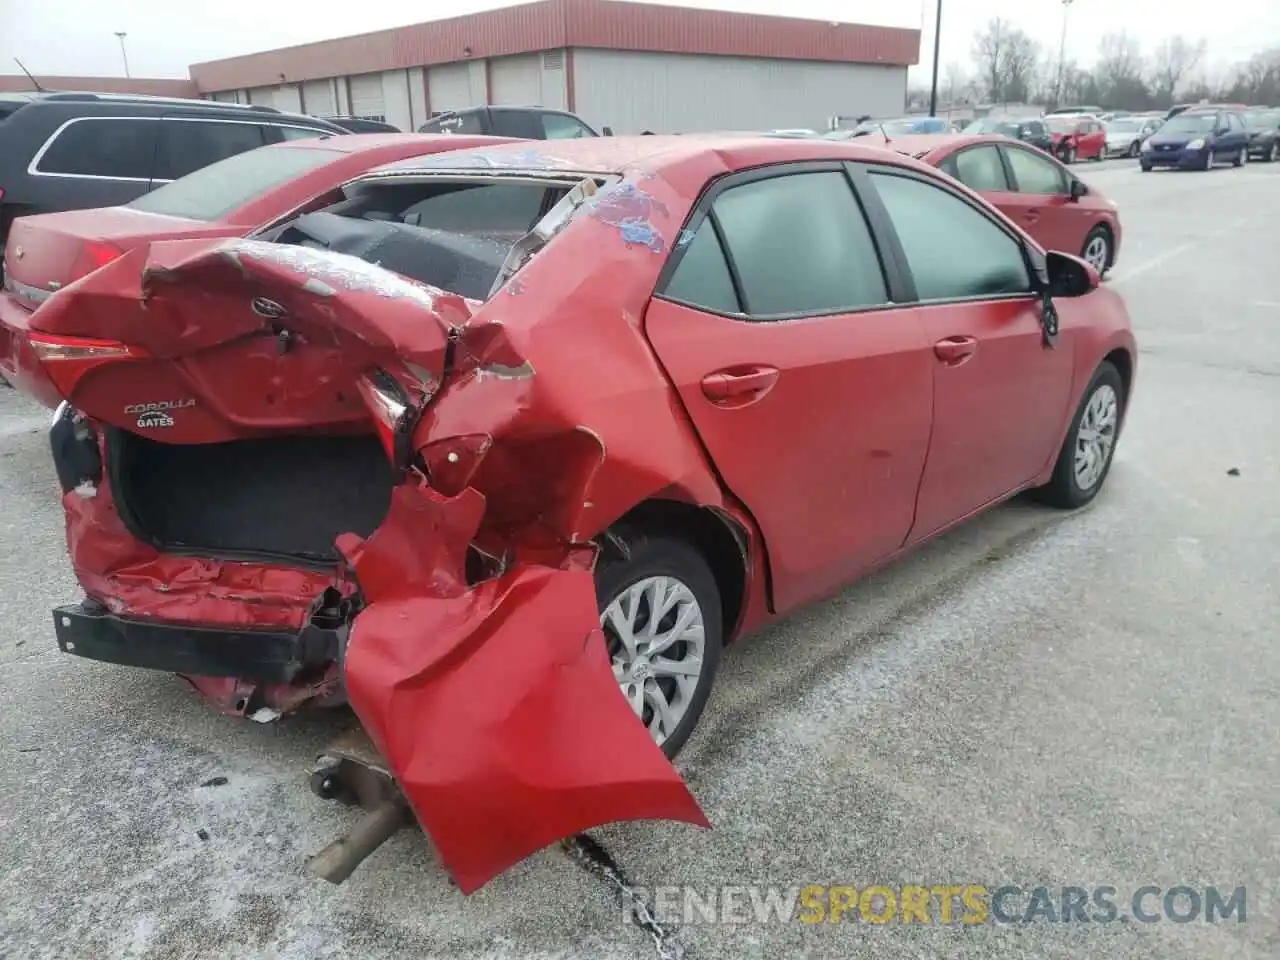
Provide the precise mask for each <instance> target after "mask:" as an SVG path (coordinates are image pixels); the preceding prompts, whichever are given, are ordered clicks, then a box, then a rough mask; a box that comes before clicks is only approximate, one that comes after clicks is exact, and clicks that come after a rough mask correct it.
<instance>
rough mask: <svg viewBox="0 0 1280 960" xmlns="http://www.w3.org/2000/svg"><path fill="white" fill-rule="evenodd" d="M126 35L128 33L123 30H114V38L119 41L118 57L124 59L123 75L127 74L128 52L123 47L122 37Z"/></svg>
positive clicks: (126, 75)
mask: <svg viewBox="0 0 1280 960" xmlns="http://www.w3.org/2000/svg"><path fill="white" fill-rule="evenodd" d="M128 35H129V34H127V33H125V31H123V30H117V31H116V39H117V40H119V41H120V59H122V60H123V61H124V75H125V77H128V76H129V53H128V51H126V50H125V48H124V38H125V37H127V36H128Z"/></svg>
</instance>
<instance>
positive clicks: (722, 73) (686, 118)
mask: <svg viewBox="0 0 1280 960" xmlns="http://www.w3.org/2000/svg"><path fill="white" fill-rule="evenodd" d="M572 62H573V73H574V93H575V97H574V99H575V109H576V112H577V113H578V114H579V115H580V116H581V117H582V118H583V119H584V120H586V121H587V122H588V123H590V124H592V125H593V126H595V127H596V128H597V129H599V127H601V126H603V125H605V124H608V125H609V126H611V127H613V130H614V132H615V133H618V134H625V133H639V132H640V131H642V130H652V131H653V132H654V133H682V132H690V131H698V130H768V129H775V128H779V127H809V128H812V129H815V130H822V129H825V127H826V124H827V118H828V117H831V116H834V115H837V114H840V115H846V116H856V115H859V114H863V113H869V114H871V115H872V116H892V115H894V114H897V113H901V112H902V111H903V109H904V108H905V103H906V92H907V71H906V68H905V67H880V66H871V65H868V64H859V63H829V62H828V63H821V62H813V61H804V60H764V59H753V58H747V57H711V56H697V55H693V54H672V53H636V52H624V51H617V50H594V49H591V50H582V49H580V50H574V51H573V61H572Z"/></svg>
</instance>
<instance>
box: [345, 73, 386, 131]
mask: <svg viewBox="0 0 1280 960" xmlns="http://www.w3.org/2000/svg"><path fill="white" fill-rule="evenodd" d="M386 114H387V106H386V101H385V100H384V99H383V94H382V74H380V73H364V74H361V75H360V76H358V77H351V116H353V117H364V118H366V119H369V120H381V119H382V118H383V117H385V116H386Z"/></svg>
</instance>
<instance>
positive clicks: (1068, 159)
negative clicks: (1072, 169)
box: [1062, 147, 1076, 166]
mask: <svg viewBox="0 0 1280 960" xmlns="http://www.w3.org/2000/svg"><path fill="white" fill-rule="evenodd" d="M1062 162H1063V163H1065V164H1067V165H1068V166H1069V165H1071V164H1073V163H1075V162H1076V148H1075V147H1067V148H1066V149H1065V150H1063V151H1062Z"/></svg>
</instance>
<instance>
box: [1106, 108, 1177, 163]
mask: <svg viewBox="0 0 1280 960" xmlns="http://www.w3.org/2000/svg"><path fill="white" fill-rule="evenodd" d="M1163 124H1164V121H1163V120H1161V119H1160V118H1159V117H1117V118H1115V119H1114V120H1109V121H1107V123H1106V128H1107V145H1106V147H1105V148H1104V149H1103V156H1104V157H1137V156H1138V154H1139V153H1141V152H1142V141H1143V140H1146V139H1147V137H1149V136H1151V135H1152V134H1153V133H1155V132H1156V131H1157V130H1159V129H1160V127H1161V126H1162V125H1163Z"/></svg>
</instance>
